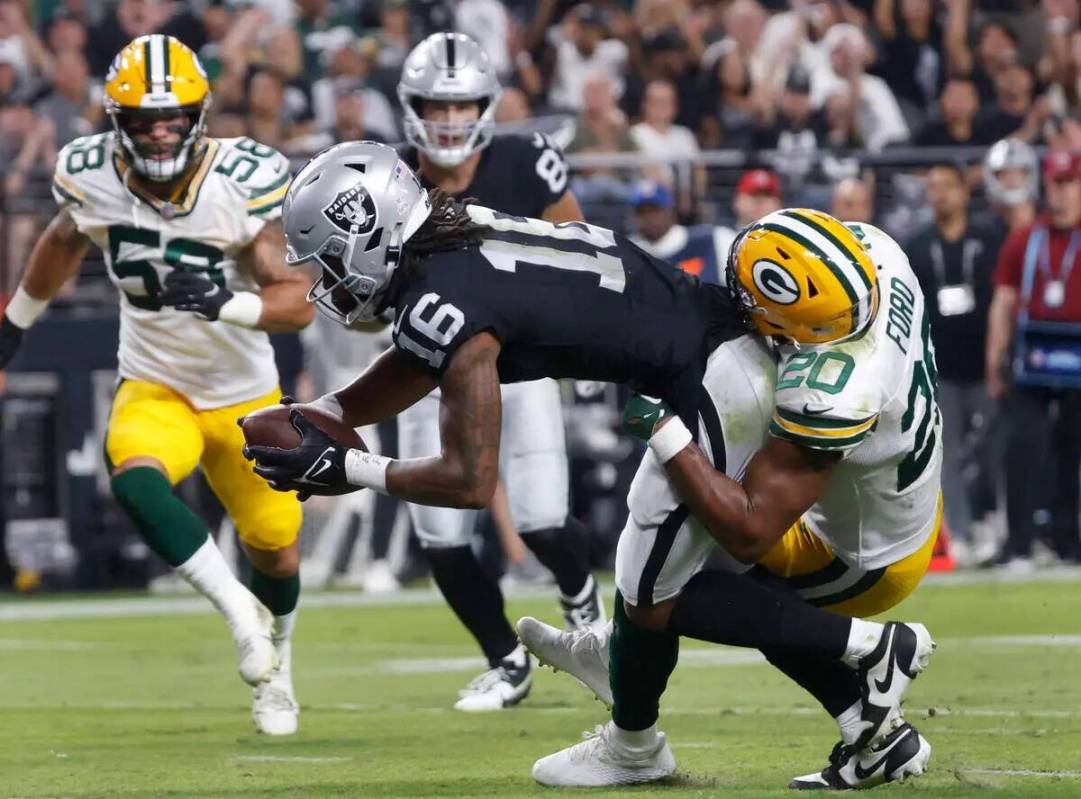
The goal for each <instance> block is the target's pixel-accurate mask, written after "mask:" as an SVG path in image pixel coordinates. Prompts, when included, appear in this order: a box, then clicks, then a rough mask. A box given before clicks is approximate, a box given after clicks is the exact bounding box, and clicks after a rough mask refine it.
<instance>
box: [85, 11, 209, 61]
mask: <svg viewBox="0 0 1081 799" xmlns="http://www.w3.org/2000/svg"><path fill="white" fill-rule="evenodd" d="M148 33H165V34H169V35H171V36H176V37H177V38H178V39H180V40H181V41H182V42H184V44H186V45H188V47H190V48H192V49H193V50H195V51H198V50H199V49H201V48H202V47H203V45H204V44H206V30H205V29H204V28H203V25H202V22H201V21H200V20H199V18H198V17H195V16H193V15H192V13H191V12H190V11H189V10H188V7H187V4H185V3H170V2H165V0H120V2H118V3H117V4H116V7H115V9H114V10H113V13H112V14H109V15H107V16H106V17H105V18H104V19H102V21H101V22H100V23H99V24H98V25H97V26H95V27H94V29H93V30H92V31H90V37H89V45H88V48H87V52H86V57H87V60H88V61H89V62H90V72H91V74H93V75H94V76H95V77H97V78H103V77H105V73H106V72H107V71H108V69H109V65H110V64H111V63H112V61H113V58H114V57H115V56H116V54H117V53H119V52H120V50H121V49H123V47H124V45H126V44H127V43H128V42H130V41H131V40H132V39H134V38H136V37H137V36H145V35H146V34H148Z"/></svg>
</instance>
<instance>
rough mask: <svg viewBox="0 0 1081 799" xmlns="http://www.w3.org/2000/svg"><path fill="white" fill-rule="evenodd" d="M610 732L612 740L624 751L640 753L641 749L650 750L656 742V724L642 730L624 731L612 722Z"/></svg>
mask: <svg viewBox="0 0 1081 799" xmlns="http://www.w3.org/2000/svg"><path fill="white" fill-rule="evenodd" d="M611 730H612V735H611V738H612V740H613V741H615V742H616V743H617V744H619V745H620V746H622V747H623V748H624V749H630V750H632V751H641V750H642V749H650V748H652V747H653V746H654V744H656V742H657V725H656V724H651V725H650V726H649V727H646V729H644V730H625V729H623V728H622V727H620V726H618V725H617V724H616V723H615V722H614V721H613V722H612V727H611Z"/></svg>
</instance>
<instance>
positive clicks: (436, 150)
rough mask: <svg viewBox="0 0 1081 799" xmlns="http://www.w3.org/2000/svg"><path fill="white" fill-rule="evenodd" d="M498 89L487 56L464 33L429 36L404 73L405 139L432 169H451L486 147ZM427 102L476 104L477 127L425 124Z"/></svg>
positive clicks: (401, 96) (401, 97) (411, 56)
mask: <svg viewBox="0 0 1081 799" xmlns="http://www.w3.org/2000/svg"><path fill="white" fill-rule="evenodd" d="M501 93H502V88H501V87H500V85H499V80H498V78H496V74H495V70H494V69H493V68H492V65H491V63H490V62H489V60H488V55H487V54H486V53H485V52H484V51H483V50H482V49H481V47H480V45H479V44H477V43H476V42H475V41H473V40H472V39H470V38H469V37H468V36H466V35H465V34H464V33H433V34H432V35H431V36H429V37H428V38H427V39H425V40H424V41H423V42H421V43H420V44H418V45H417V46H416V47H414V48H413V51H412V52H411V53H410V54H409V57H408V58H406V60H405V66H404V67H403V68H402V79H401V81H400V82H399V83H398V101H399V102H400V103H401V106H402V112H403V114H404V115H405V119H404V124H405V138H406V140H408V142H409V143H410V144H411V145H413V146H414V147H416V148H417V149H418V150H420V151H421V152H423V153H424V154H425V155H426V156H428V158H430V159H431V160H432V161H433V162H434V163H436V164H438V165H439V166H442V167H453V166H457V165H458V164H460V163H462V161H464V160H465V159H467V158H468V157H469V156H471V155H472V154H473V153H475V152H477V151H478V150H482V149H484V148H485V147H487V146H488V143H489V142H491V140H492V133H493V131H494V128H495V109H496V106H497V105H498V104H499V95H500V94H501ZM425 100H429V101H444V102H449V101H459V102H476V103H477V104H478V105H479V106H480V116H479V117H478V119H477V120H476V121H475V122H467V123H464V124H448V123H445V122H432V121H429V120H426V119H424V117H423V114H422V104H423V102H424V101H425Z"/></svg>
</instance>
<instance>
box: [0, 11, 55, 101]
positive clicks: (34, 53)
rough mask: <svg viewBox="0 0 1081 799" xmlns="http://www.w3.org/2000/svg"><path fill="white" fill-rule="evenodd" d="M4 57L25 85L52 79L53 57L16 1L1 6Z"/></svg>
mask: <svg viewBox="0 0 1081 799" xmlns="http://www.w3.org/2000/svg"><path fill="white" fill-rule="evenodd" d="M0 54H2V56H3V60H4V61H6V62H7V63H8V64H10V65H11V66H12V67H14V69H15V71H16V72H17V73H18V76H19V81H20V83H22V84H24V85H30V84H32V83H33V82H35V81H36V80H37V79H39V78H43V79H45V80H49V79H51V78H52V74H53V58H52V54H51V53H50V52H49V51H48V50H47V49H46V47H45V45H44V44H43V43H42V41H41V39H39V38H38V37H37V34H36V33H34V30H33V28H31V27H30V25H29V24H28V23H27V21H26V16H25V14H24V13H23V9H22V5H21V4H20V3H17V2H14V0H3V2H0Z"/></svg>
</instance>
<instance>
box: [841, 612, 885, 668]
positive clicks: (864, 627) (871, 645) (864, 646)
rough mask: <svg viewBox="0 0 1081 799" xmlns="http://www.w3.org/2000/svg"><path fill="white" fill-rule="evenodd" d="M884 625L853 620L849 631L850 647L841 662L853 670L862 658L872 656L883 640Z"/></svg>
mask: <svg viewBox="0 0 1081 799" xmlns="http://www.w3.org/2000/svg"><path fill="white" fill-rule="evenodd" d="M884 629H885V626H884V625H881V624H878V623H876V622H873V621H864V620H863V619H853V620H852V627H851V629H849V631H848V647H847V648H846V649H845V653H844V655H843V656H842V658H841V660H843V661H844V662H845V663H847V664H848V665H849V666H852V668H856V667H857V666H858V665H859V662H860V658H862V657H864V656H865V655H869V654H871V653H872V652H873V651H874V650H875V647H876V646H878V642H879V640H880V639H881V638H882V631H883V630H884Z"/></svg>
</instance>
